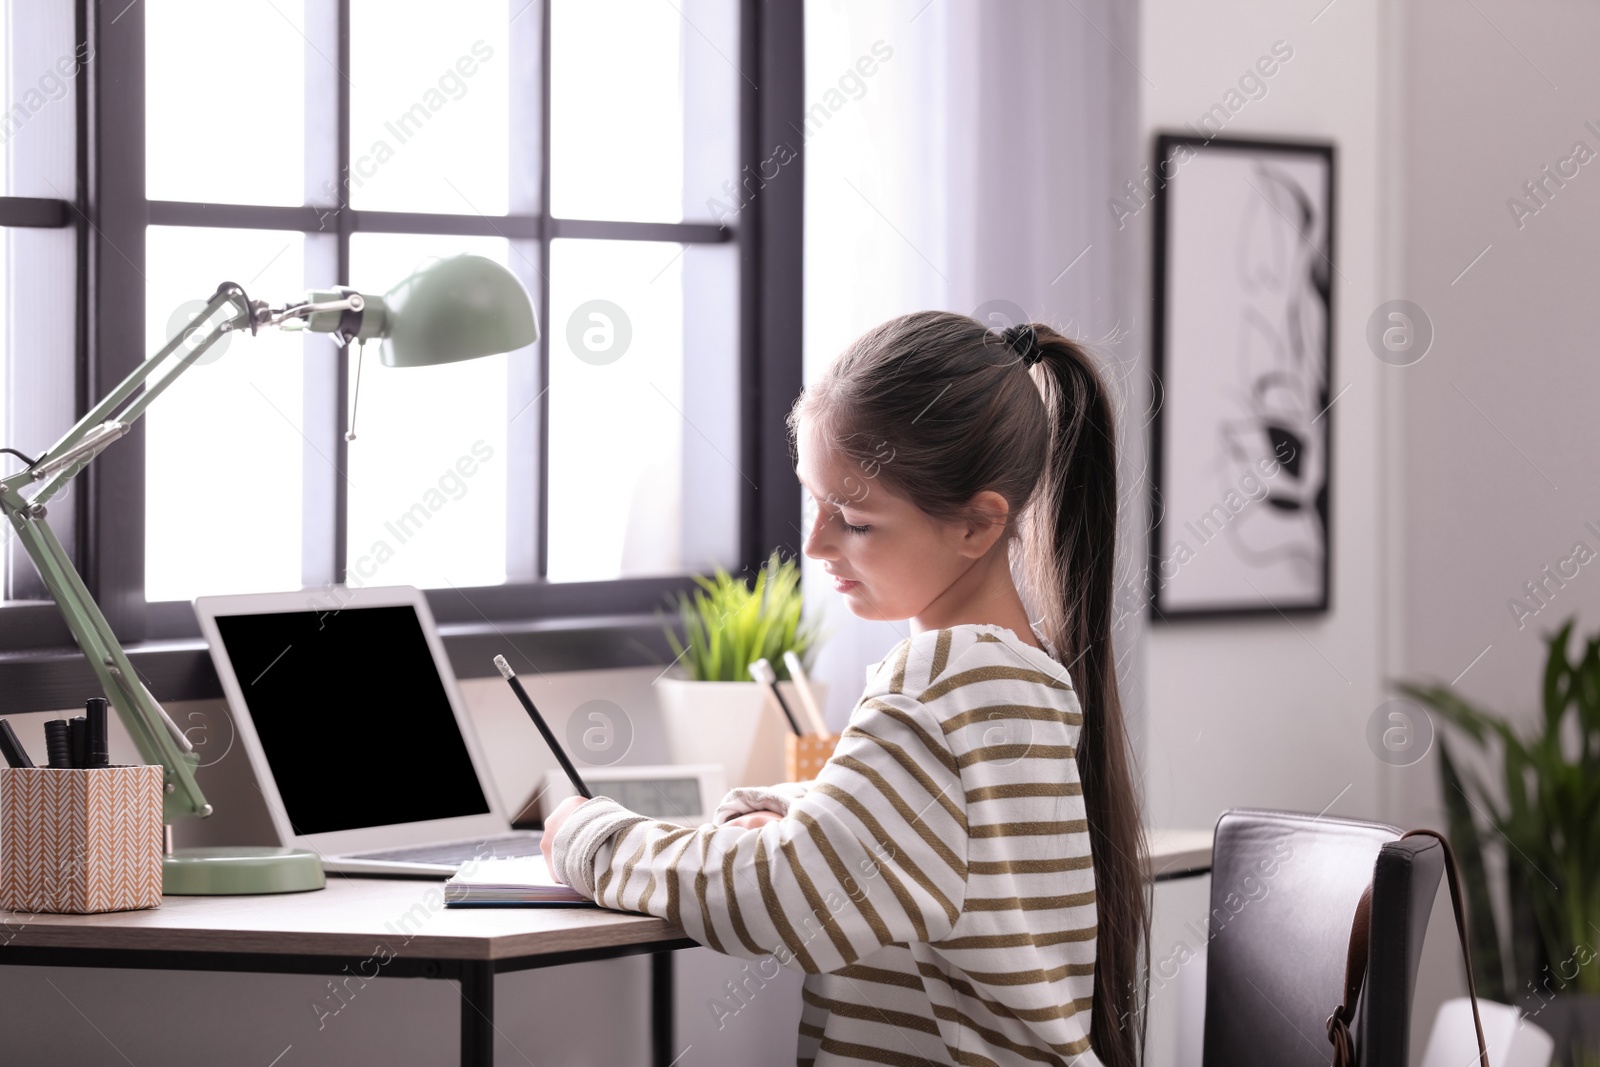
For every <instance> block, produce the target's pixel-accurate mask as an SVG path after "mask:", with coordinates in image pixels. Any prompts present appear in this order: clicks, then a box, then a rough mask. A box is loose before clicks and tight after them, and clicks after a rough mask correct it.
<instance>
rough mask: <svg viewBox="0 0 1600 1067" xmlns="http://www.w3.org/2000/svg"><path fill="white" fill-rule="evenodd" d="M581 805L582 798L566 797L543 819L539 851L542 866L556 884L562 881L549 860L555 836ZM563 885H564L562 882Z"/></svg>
mask: <svg viewBox="0 0 1600 1067" xmlns="http://www.w3.org/2000/svg"><path fill="white" fill-rule="evenodd" d="M583 803H584V799H583V798H582V797H568V798H567V799H566V800H563V801H562V802H561V803H560V804H558V805H557V806H556V810H555V811H552V812H551V813H550V814H549V815H546V816H545V819H544V833H543V834H542V835H541V836H540V837H539V851H540V852H542V853H544V864H545V866H546V867H548V868H549V869H550V873H551V874H552V875H553V876H554V877H555V879H556V881H558V882H561V881H562V878H561V872H560V871H558V870H556V868H555V865H554V863H553V862H552V860H551V856H550V852H551V850H552V849H553V848H554V846H555V840H556V834H557V832H559V831H560V829H561V824H562V823H564V822H566V821H567V819H568V817H569V816H571V815H572V813H573V812H574V811H577V810H578V806H579V805H581V804H583ZM563 884H565V883H564V882H563Z"/></svg>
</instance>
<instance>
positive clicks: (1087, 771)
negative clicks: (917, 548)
mask: <svg viewBox="0 0 1600 1067" xmlns="http://www.w3.org/2000/svg"><path fill="white" fill-rule="evenodd" d="M1034 329H1035V333H1036V336H1037V337H1038V340H1039V344H1040V347H1041V348H1042V350H1043V358H1042V359H1041V360H1039V363H1038V365H1037V369H1036V370H1035V374H1039V372H1040V371H1041V370H1042V371H1043V373H1042V374H1040V377H1041V378H1042V379H1043V381H1042V385H1043V387H1044V395H1045V403H1046V405H1047V406H1048V407H1049V408H1050V410H1051V414H1052V418H1051V420H1050V421H1051V426H1052V439H1051V442H1050V459H1049V463H1048V465H1047V466H1046V468H1045V472H1044V483H1043V484H1042V485H1041V486H1040V487H1039V492H1040V493H1041V494H1042V495H1041V497H1040V498H1039V499H1038V500H1036V501H1035V503H1034V505H1033V507H1032V508H1031V509H1030V511H1029V513H1028V516H1027V519H1026V520H1025V523H1024V527H1025V531H1024V534H1023V536H1024V539H1025V541H1024V544H1025V552H1024V554H1023V558H1024V560H1025V561H1026V567H1027V571H1028V585H1029V587H1030V589H1031V590H1032V591H1034V593H1035V596H1034V597H1033V598H1032V599H1034V601H1035V602H1036V603H1037V604H1038V605H1039V606H1040V607H1041V608H1043V609H1044V610H1045V612H1046V616H1045V617H1046V621H1045V623H1044V628H1045V632H1046V633H1047V634H1049V635H1050V639H1051V641H1052V642H1053V643H1054V644H1055V646H1056V651H1057V652H1059V653H1060V655H1061V661H1062V662H1063V663H1065V664H1067V669H1068V671H1069V672H1070V673H1071V675H1072V679H1073V684H1074V685H1076V686H1077V689H1078V699H1079V703H1080V704H1082V706H1083V731H1082V733H1081V734H1080V735H1079V737H1078V775H1079V777H1081V778H1082V779H1083V801H1084V806H1085V808H1086V809H1087V813H1088V818H1089V844H1090V848H1091V850H1092V852H1093V855H1094V877H1095V903H1096V910H1097V912H1098V914H1097V916H1096V921H1097V923H1098V931H1097V934H1096V942H1095V975H1094V1016H1093V1020H1094V1022H1093V1029H1092V1030H1091V1032H1090V1034H1091V1036H1090V1040H1091V1042H1092V1044H1093V1045H1094V1048H1095V1052H1096V1053H1097V1054H1098V1055H1099V1057H1100V1059H1101V1060H1103V1061H1104V1062H1105V1064H1106V1067H1134V1065H1135V1064H1137V1063H1138V1062H1140V1060H1141V1059H1142V1058H1143V1057H1142V1049H1143V1045H1144V1015H1143V1012H1142V1011H1141V1010H1140V1008H1141V1004H1142V1002H1143V999H1144V996H1145V994H1146V992H1147V988H1148V980H1149V960H1150V937H1149V933H1150V903H1149V898H1148V897H1147V896H1146V892H1147V890H1146V883H1145V878H1144V870H1143V864H1142V862H1141V860H1140V857H1141V856H1143V855H1144V844H1145V842H1144V823H1143V819H1142V818H1141V817H1140V805H1139V791H1138V789H1137V788H1136V787H1135V785H1134V780H1133V769H1132V760H1131V759H1130V753H1129V751H1128V734H1127V729H1126V725H1125V723H1124V721H1123V716H1122V699H1121V696H1120V693H1119V691H1118V687H1117V668H1116V657H1115V655H1114V654H1113V652H1112V646H1111V630H1112V625H1113V622H1114V620H1113V619H1112V611H1113V608H1114V603H1113V588H1114V578H1113V568H1114V565H1115V561H1116V539H1117V448H1116V425H1115V419H1114V416H1113V414H1112V407H1111V398H1110V396H1109V395H1108V394H1107V392H1106V388H1105V382H1104V379H1103V378H1102V377H1101V375H1100V372H1099V370H1098V369H1097V368H1096V367H1095V365H1094V363H1093V362H1092V360H1091V358H1090V356H1089V353H1088V352H1087V351H1085V350H1084V348H1083V347H1082V346H1081V345H1079V344H1077V343H1076V342H1074V341H1072V340H1070V339H1068V338H1066V337H1063V336H1062V335H1061V334H1059V333H1057V332H1056V331H1055V330H1052V329H1050V328H1049V327H1045V326H1036V327H1035V328H1034ZM1046 590H1055V591H1056V595H1054V596H1046V595H1042V594H1043V593H1044V591H1046ZM1052 609H1054V610H1052Z"/></svg>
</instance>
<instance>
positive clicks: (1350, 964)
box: [1328, 830, 1489, 1067]
mask: <svg viewBox="0 0 1600 1067" xmlns="http://www.w3.org/2000/svg"><path fill="white" fill-rule="evenodd" d="M1419 836H1420V837H1431V838H1434V839H1435V840H1437V841H1438V842H1439V844H1440V846H1441V847H1443V849H1444V871H1445V875H1446V877H1447V878H1448V879H1449V882H1450V906H1451V908H1452V910H1454V911H1455V916H1456V937H1457V938H1458V939H1459V940H1460V942H1461V962H1462V963H1464V964H1465V965H1466V968H1467V995H1468V996H1469V997H1471V998H1472V1025H1473V1028H1474V1029H1476V1030H1477V1032H1478V1063H1479V1064H1480V1065H1481V1067H1489V1049H1488V1046H1487V1045H1485V1044H1484V1040H1483V1021H1482V1020H1481V1019H1480V1018H1479V1017H1478V987H1477V984H1476V983H1475V982H1473V980H1472V951H1471V949H1469V948H1468V947H1467V920H1466V913H1465V911H1464V910H1463V908H1462V903H1461V879H1460V876H1459V875H1458V874H1457V873H1456V857H1455V853H1454V852H1452V851H1451V850H1450V842H1449V841H1448V840H1446V838H1445V836H1444V835H1443V834H1441V833H1439V832H1438V831H1437V830H1412V831H1409V832H1408V833H1404V834H1401V835H1400V839H1401V840H1402V841H1403V840H1405V839H1406V838H1408V837H1419ZM1371 928H1372V883H1370V882H1369V883H1367V887H1366V888H1365V889H1363V890H1362V891H1361V899H1360V900H1358V901H1357V902H1356V915H1355V920H1354V921H1353V922H1352V923H1351V924H1350V948H1349V951H1348V952H1347V954H1346V956H1345V969H1344V1003H1342V1004H1340V1005H1339V1006H1338V1007H1337V1008H1335V1009H1334V1011H1333V1014H1332V1015H1330V1016H1328V1040H1329V1041H1331V1042H1332V1043H1333V1065H1334V1067H1356V1050H1355V1039H1354V1038H1352V1037H1351V1036H1350V1023H1351V1022H1352V1021H1354V1019H1355V1015H1356V1001H1357V1000H1359V999H1360V998H1361V984H1362V982H1363V981H1364V980H1365V979H1366V976H1367V934H1368V932H1369V931H1370V930H1371Z"/></svg>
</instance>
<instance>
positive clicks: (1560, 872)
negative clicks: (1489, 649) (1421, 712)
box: [1396, 619, 1600, 1002]
mask: <svg viewBox="0 0 1600 1067" xmlns="http://www.w3.org/2000/svg"><path fill="white" fill-rule="evenodd" d="M1573 622H1574V620H1573V619H1568V620H1567V622H1566V623H1565V624H1564V625H1563V626H1562V627H1561V628H1560V629H1559V630H1558V631H1556V632H1555V633H1554V634H1550V635H1547V636H1546V638H1545V640H1546V643H1547V644H1548V646H1549V655H1548V657H1547V659H1546V661H1545V669H1544V684H1543V688H1542V703H1543V711H1544V714H1543V717H1542V719H1541V720H1540V721H1539V722H1538V723H1536V724H1535V725H1534V726H1533V728H1532V729H1518V728H1517V727H1516V726H1514V725H1513V724H1512V723H1511V722H1509V721H1508V720H1507V719H1505V718H1503V717H1500V716H1498V715H1495V714H1493V713H1491V712H1488V711H1485V710H1484V709H1482V708H1479V707H1477V706H1476V705H1474V704H1472V703H1471V702H1469V701H1467V700H1466V699H1464V698H1463V697H1462V696H1461V695H1460V694H1459V693H1458V692H1456V690H1454V689H1452V688H1450V687H1448V686H1441V685H1426V686H1425V685H1418V684H1414V683H1410V682H1400V683H1398V684H1397V685H1396V688H1397V689H1398V690H1399V691H1400V692H1401V693H1404V694H1405V695H1406V696H1409V697H1411V698H1412V699H1414V700H1417V701H1420V702H1421V703H1423V704H1425V705H1427V706H1428V707H1430V708H1432V709H1433V710H1435V711H1437V712H1439V714H1440V715H1442V716H1443V717H1444V719H1445V720H1446V722H1448V723H1449V724H1451V725H1453V726H1455V727H1457V728H1458V729H1459V730H1460V731H1461V732H1462V733H1463V734H1465V735H1466V736H1467V737H1468V738H1470V739H1471V741H1472V742H1473V743H1474V744H1475V745H1476V746H1477V747H1478V748H1479V749H1480V750H1481V751H1482V752H1483V753H1484V755H1485V756H1486V757H1488V759H1489V760H1490V762H1491V764H1492V763H1493V762H1494V761H1495V759H1496V757H1497V756H1498V762H1499V764H1500V767H1501V774H1500V779H1501V780H1500V781H1499V782H1498V783H1496V785H1497V788H1494V789H1491V788H1490V787H1489V783H1488V782H1486V781H1484V780H1482V779H1481V778H1480V777H1478V776H1477V775H1474V774H1471V773H1468V769H1467V768H1466V767H1464V766H1463V765H1462V764H1460V763H1459V762H1458V761H1453V760H1451V759H1450V756H1449V752H1448V749H1447V747H1446V746H1445V745H1444V744H1443V743H1442V739H1441V745H1440V756H1441V771H1442V779H1443V789H1444V801H1445V810H1446V813H1447V817H1448V819H1449V823H1450V826H1449V829H1450V840H1451V842H1452V843H1453V844H1454V846H1455V852H1456V856H1457V858H1458V859H1459V860H1460V861H1461V866H1462V874H1463V880H1464V882H1465V883H1466V887H1467V895H1468V903H1469V906H1470V908H1471V912H1472V931H1471V936H1472V957H1473V959H1472V962H1473V970H1474V972H1475V973H1474V975H1473V978H1474V980H1475V981H1476V983H1477V986H1478V990H1479V992H1480V993H1483V994H1484V995H1486V996H1490V997H1493V998H1494V999H1497V1000H1502V1001H1506V1002H1509V999H1508V998H1507V997H1506V996H1505V993H1506V992H1508V991H1509V992H1511V993H1513V994H1520V993H1524V992H1525V991H1534V990H1538V991H1541V995H1543V991H1545V990H1548V991H1549V992H1550V993H1554V992H1559V991H1562V990H1567V989H1576V990H1577V991H1580V992H1584V993H1600V956H1597V955H1596V949H1595V948H1594V946H1595V943H1596V937H1597V936H1600V634H1597V635H1596V636H1594V637H1590V638H1588V639H1587V640H1586V641H1585V643H1584V649H1583V653H1582V655H1581V656H1579V657H1578V659H1577V660H1575V661H1574V660H1569V659H1568V658H1567V642H1568V638H1569V636H1570V634H1571V632H1572V626H1573ZM1475 813H1476V814H1477V815H1479V816H1480V818H1481V820H1482V821H1483V822H1485V823H1487V826H1486V827H1485V828H1484V829H1485V831H1487V832H1488V833H1493V834H1497V835H1499V836H1500V837H1501V838H1503V840H1504V841H1505V842H1506V844H1507V846H1508V847H1507V850H1506V865H1507V879H1508V886H1507V888H1508V890H1509V897H1510V900H1511V927H1512V929H1511V931H1510V932H1511V937H1509V938H1508V939H1507V941H1508V943H1509V945H1510V947H1511V954H1512V959H1511V978H1512V982H1513V984H1512V986H1511V987H1510V988H1509V990H1508V987H1507V983H1506V977H1507V976H1506V974H1505V973H1504V970H1503V967H1502V960H1501V955H1500V939H1499V938H1498V936H1497V933H1496V927H1495V920H1494V915H1493V912H1492V911H1491V910H1490V903H1489V893H1488V879H1487V877H1486V873H1485V870H1484V864H1483V841H1482V840H1481V839H1480V837H1479V834H1480V832H1481V831H1480V829H1479V825H1478V820H1475V819H1474V818H1473V816H1474V814H1475ZM1497 993H1498V994H1499V995H1498V996H1496V995H1495V994H1497Z"/></svg>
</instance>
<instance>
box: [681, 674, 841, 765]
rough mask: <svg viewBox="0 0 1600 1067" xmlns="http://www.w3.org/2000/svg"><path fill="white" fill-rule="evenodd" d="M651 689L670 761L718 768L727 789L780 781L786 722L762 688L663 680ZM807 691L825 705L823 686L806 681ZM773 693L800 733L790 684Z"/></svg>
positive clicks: (801, 718) (795, 695) (797, 708)
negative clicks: (780, 697) (786, 706)
mask: <svg viewBox="0 0 1600 1067" xmlns="http://www.w3.org/2000/svg"><path fill="white" fill-rule="evenodd" d="M655 688H656V693H657V694H658V699H659V701H660V705H661V726H662V729H663V730H664V731H665V732H666V736H667V753H668V756H669V757H670V758H671V760H672V762H673V763H716V764H720V765H721V766H722V769H723V772H724V773H725V774H726V775H727V778H728V788H729V789H737V788H739V787H741V786H752V785H756V786H760V785H774V784H776V783H778V782H781V781H783V735H784V734H786V733H788V732H789V724H788V723H787V722H786V721H784V718H783V712H781V711H780V710H778V705H777V702H776V701H774V700H773V699H772V696H771V694H770V693H768V692H767V688H766V686H763V685H758V684H756V683H755V682H692V681H689V680H688V679H685V678H663V679H661V680H660V681H658V682H657V683H656V686H655ZM811 688H812V690H813V691H814V692H815V693H816V695H817V700H818V701H819V702H822V703H823V706H824V707H826V706H827V704H826V702H827V686H824V685H819V684H818V683H816V682H812V683H811ZM778 690H779V692H781V693H782V694H783V699H784V700H786V701H787V702H788V704H789V707H790V709H791V710H793V712H794V714H795V718H796V719H798V720H799V721H800V728H801V729H805V728H806V721H807V720H806V715H805V710H804V708H803V707H802V705H801V703H800V694H799V693H798V692H796V690H795V686H794V683H793V682H779V683H778Z"/></svg>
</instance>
